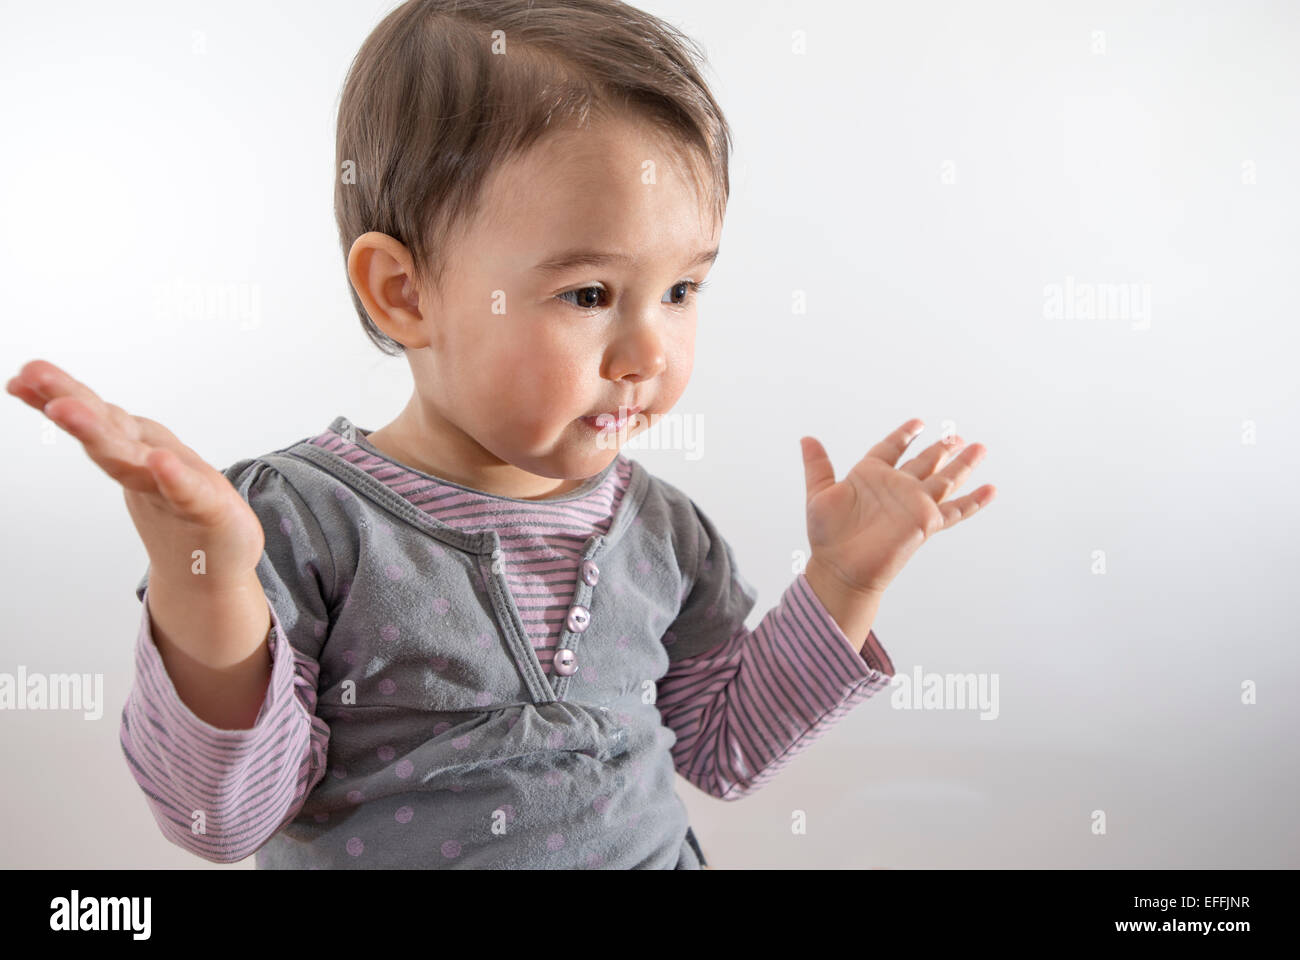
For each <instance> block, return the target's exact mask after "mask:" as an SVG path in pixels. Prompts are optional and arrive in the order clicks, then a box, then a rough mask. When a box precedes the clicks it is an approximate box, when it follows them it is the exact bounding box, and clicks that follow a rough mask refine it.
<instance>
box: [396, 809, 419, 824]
mask: <svg viewBox="0 0 1300 960" xmlns="http://www.w3.org/2000/svg"><path fill="white" fill-rule="evenodd" d="M413 816H415V811H414V810H413V809H412V808H410V807H398V808H397V812H396V813H394V814H393V819H394V820H396V821H397V822H398V823H410V822H411V818H412V817H413Z"/></svg>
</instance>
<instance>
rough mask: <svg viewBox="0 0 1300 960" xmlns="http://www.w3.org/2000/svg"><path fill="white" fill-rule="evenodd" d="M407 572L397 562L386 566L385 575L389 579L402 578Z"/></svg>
mask: <svg viewBox="0 0 1300 960" xmlns="http://www.w3.org/2000/svg"><path fill="white" fill-rule="evenodd" d="M405 574H406V571H405V570H404V569H402V567H400V566H399V565H398V564H396V563H390V564H389V565H388V566H386V567H384V576H386V577H387V578H388V579H389V580H401V579H402V577H403V576H404V575H405Z"/></svg>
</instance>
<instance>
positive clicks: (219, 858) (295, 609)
mask: <svg viewBox="0 0 1300 960" xmlns="http://www.w3.org/2000/svg"><path fill="white" fill-rule="evenodd" d="M225 473H226V476H227V477H228V478H229V479H230V480H231V481H232V483H234V485H235V486H236V488H237V489H239V491H240V493H241V494H243V496H244V497H245V499H246V500H247V501H248V502H249V504H250V505H251V506H252V507H253V509H254V511H255V512H256V513H257V514H258V516H259V519H261V521H262V525H263V528H264V529H265V532H266V549H265V551H264V552H263V555H262V559H261V561H260V562H259V564H258V568H257V572H258V577H259V579H260V581H261V583H262V585H263V588H264V589H265V590H266V593H267V601H268V606H269V607H270V611H271V631H270V634H269V635H268V638H267V642H268V645H269V648H270V653H271V658H272V667H271V680H270V683H269V684H268V686H267V692H266V698H265V700H264V701H263V703H262V708H261V710H260V711H259V712H258V715H257V719H256V721H255V722H254V724H253V726H252V727H250V728H248V729H246V730H223V729H220V728H218V727H214V726H212V725H211V724H209V723H207V722H205V721H204V720H202V719H200V718H199V717H198V716H196V715H195V714H194V713H193V712H192V711H191V710H190V709H189V707H188V706H186V704H185V702H184V701H183V700H181V698H180V696H179V694H177V692H176V688H175V686H174V685H173V684H172V681H171V678H170V676H169V675H168V673H167V670H166V667H165V665H164V664H163V661H162V657H161V655H160V654H159V651H158V647H157V645H156V643H155V642H154V638H153V633H152V624H151V621H150V616H149V603H148V573H147V572H146V574H145V576H144V578H143V579H142V580H141V582H140V584H139V585H138V586H137V588H136V594H137V596H138V597H139V598H140V600H141V602H142V604H143V609H142V611H141V621H140V630H139V635H138V637H137V642H136V649H135V665H136V674H135V681H134V683H133V684H132V687H131V690H130V693H129V694H128V696H127V700H126V703H125V705H124V707H123V709H122V722H121V727H120V741H121V746H122V751H123V754H124V755H125V757H126V761H127V765H128V767H129V769H130V771H131V775H132V776H133V777H134V779H135V781H136V782H137V783H138V784H139V786H140V788H141V790H143V791H144V794H145V798H146V800H147V802H148V804H149V807H150V810H151V811H152V813H153V816H154V819H155V821H156V822H157V824H158V826H159V828H160V829H161V830H162V833H163V835H164V836H165V837H166V838H167V839H168V840H170V841H171V842H172V843H174V844H176V845H177V846H180V847H183V848H184V849H186V850H189V851H190V852H192V853H194V854H196V855H197V856H200V857H202V858H203V859H205V860H209V861H212V862H214V863H235V862H237V861H239V860H243V859H244V858H246V857H248V856H250V855H252V854H253V853H255V852H256V851H257V849H258V848H259V847H261V846H262V845H263V844H264V843H266V841H267V840H269V839H270V838H271V837H272V836H273V835H274V834H275V833H276V831H278V830H279V829H280V827H282V826H283V825H284V824H285V823H287V822H288V821H290V820H292V819H293V818H294V817H295V816H297V814H298V812H299V811H300V810H301V809H302V806H303V803H304V802H305V800H306V797H307V795H308V793H310V791H311V790H312V788H313V787H314V786H315V785H316V784H317V783H318V782H319V781H320V780H321V778H322V777H323V776H324V775H325V760H326V754H327V747H328V743H329V726H328V725H327V724H326V723H325V722H324V721H323V720H322V719H320V718H319V717H317V716H316V698H317V681H318V678H319V672H320V666H319V662H318V660H317V657H318V656H319V650H320V648H321V645H322V644H323V642H324V640H323V638H324V636H325V634H326V633H327V628H328V617H329V614H328V606H329V604H328V601H327V599H326V594H327V591H326V590H325V589H324V583H323V582H322V581H324V582H329V581H331V580H332V578H333V560H332V558H331V557H330V555H329V548H328V544H327V543H326V541H325V538H324V534H323V532H322V531H321V530H320V527H319V526H318V525H317V523H316V520H315V518H314V517H313V516H312V514H311V512H310V510H309V509H308V508H307V506H306V504H305V503H303V502H302V500H301V499H300V498H299V497H298V495H297V494H296V493H295V492H294V491H293V489H292V487H290V486H289V485H288V483H287V482H286V481H284V479H283V478H282V477H280V476H279V474H277V473H276V472H275V471H274V469H273V468H271V467H269V466H266V465H264V464H255V463H254V462H253V461H241V462H240V463H237V464H235V465H234V466H233V467H231V468H229V469H228V470H227V471H225ZM322 568H323V569H324V570H327V571H328V573H327V574H322V573H321V570H322Z"/></svg>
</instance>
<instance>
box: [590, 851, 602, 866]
mask: <svg viewBox="0 0 1300 960" xmlns="http://www.w3.org/2000/svg"><path fill="white" fill-rule="evenodd" d="M604 862H605V858H604V857H602V856H601V855H600V854H599V853H596V852H594V851H593V852H591V853H589V854H587V866H589V867H599V866H600V865H601V864H602V863H604Z"/></svg>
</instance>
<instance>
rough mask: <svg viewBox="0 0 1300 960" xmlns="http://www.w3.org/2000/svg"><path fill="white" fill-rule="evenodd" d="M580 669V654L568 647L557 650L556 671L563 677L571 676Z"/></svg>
mask: <svg viewBox="0 0 1300 960" xmlns="http://www.w3.org/2000/svg"><path fill="white" fill-rule="evenodd" d="M577 669H578V656H577V654H575V653H574V652H573V651H572V650H570V649H568V648H567V647H566V648H565V649H563V650H556V651H555V672H556V673H558V674H559V675H560V676H562V677H567V676H571V675H572V674H573V673H574V671H576V670H577Z"/></svg>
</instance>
